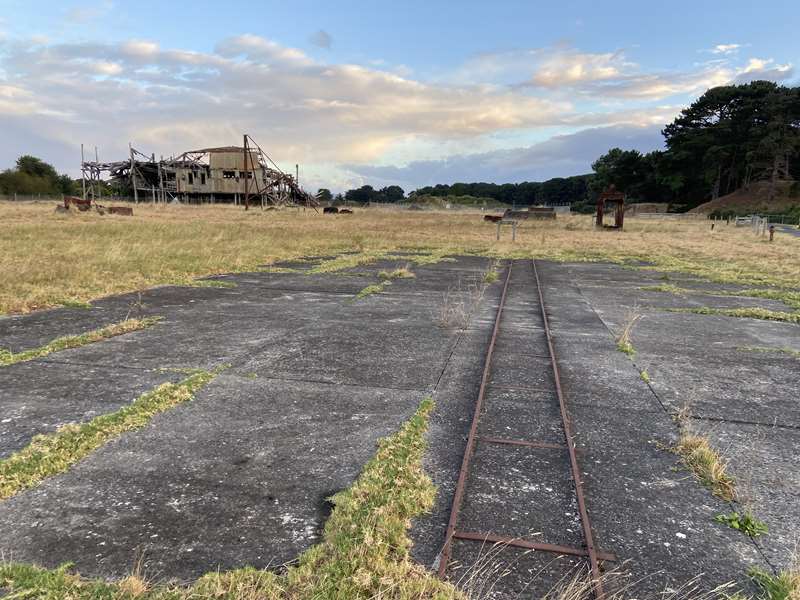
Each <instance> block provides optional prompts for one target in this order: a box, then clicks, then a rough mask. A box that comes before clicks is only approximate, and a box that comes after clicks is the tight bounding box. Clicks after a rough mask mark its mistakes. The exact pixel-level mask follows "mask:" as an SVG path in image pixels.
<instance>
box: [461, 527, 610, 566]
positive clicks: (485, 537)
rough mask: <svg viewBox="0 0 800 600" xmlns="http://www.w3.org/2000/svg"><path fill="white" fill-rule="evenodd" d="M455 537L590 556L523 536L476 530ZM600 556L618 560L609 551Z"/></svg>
mask: <svg viewBox="0 0 800 600" xmlns="http://www.w3.org/2000/svg"><path fill="white" fill-rule="evenodd" d="M453 537H454V538H456V539H458V540H471V541H475V542H491V543H492V544H504V545H506V546H514V547H516V548H525V549H527V550H538V551H540V552H553V553H555V554H569V555H570V556H588V555H589V553H588V552H587V551H586V550H585V549H584V548H573V547H572V546H562V545H560V544H546V543H544V542H531V541H529V540H524V539H522V538H512V537H505V536H502V535H492V534H491V533H480V532H475V531H456V532H455V533H454V534H453ZM597 556H598V558H601V559H603V560H617V557H616V556H615V555H614V554H611V553H609V552H598V553H597Z"/></svg>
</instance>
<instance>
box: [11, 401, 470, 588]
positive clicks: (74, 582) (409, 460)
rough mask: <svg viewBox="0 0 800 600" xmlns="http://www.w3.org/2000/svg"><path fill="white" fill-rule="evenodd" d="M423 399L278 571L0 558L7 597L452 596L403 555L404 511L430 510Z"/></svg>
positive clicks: (409, 514) (407, 520)
mask: <svg viewBox="0 0 800 600" xmlns="http://www.w3.org/2000/svg"><path fill="white" fill-rule="evenodd" d="M432 409H433V401H432V400H431V399H430V398H426V399H425V400H423V401H422V403H421V404H420V406H419V409H418V410H417V412H416V413H415V414H414V416H413V417H412V418H411V419H410V420H409V421H408V422H407V423H406V424H405V425H404V426H403V427H402V428H401V429H400V431H399V432H398V433H396V434H394V435H392V436H391V437H388V438H385V439H383V440H381V441H380V442H379V445H378V451H377V454H376V455H375V457H374V458H373V459H372V460H370V461H369V462H368V463H367V465H366V466H365V467H364V469H363V470H362V472H361V475H360V476H359V478H358V480H357V481H356V482H355V483H354V484H353V486H352V487H351V488H350V489H349V490H346V491H344V492H340V493H338V494H336V495H335V496H334V497H333V498H332V499H331V500H332V502H333V504H334V510H333V512H332V514H331V516H330V518H329V519H328V522H327V523H326V525H325V532H324V535H323V540H322V542H321V543H319V544H318V545H316V546H314V547H312V548H311V549H310V550H308V551H306V552H305V553H303V554H302V555H301V556H300V558H299V559H298V561H297V563H296V564H294V565H292V566H290V567H289V568H288V569H287V571H286V572H285V573H283V574H277V573H274V572H271V571H266V570H257V569H253V568H244V569H237V570H233V571H228V572H213V573H209V574H207V575H205V576H203V577H201V578H200V579H199V580H198V581H197V582H196V583H195V584H194V585H192V586H191V587H175V586H166V585H160V586H149V585H148V584H147V583H146V582H144V581H142V580H141V579H138V578H135V577H128V578H126V579H124V580H122V581H121V582H116V583H108V582H105V581H100V580H88V579H83V578H81V577H80V576H79V575H75V574H72V573H70V572H69V565H67V566H64V567H61V568H59V569H54V570H48V569H42V568H40V567H35V566H32V565H26V564H20V563H0V587H3V586H5V587H6V588H8V589H9V590H10V592H11V597H13V598H37V599H38V598H44V599H53V600H55V599H56V598H59V599H60V598H70V599H72V600H112V599H113V600H117V599H122V598H134V597H135V598H137V599H139V600H212V599H227V600H234V599H236V600H244V599H254V600H255V599H264V600H279V599H286V600H299V599H311V598H318V599H331V600H333V599H336V600H339V599H341V600H344V599H348V600H350V599H354V600H367V599H371V598H384V599H389V598H391V599H397V600H411V599H423V598H424V599H434V600H457V599H462V598H464V595H463V594H462V593H461V592H459V591H458V590H456V589H455V587H454V586H453V585H451V584H449V583H447V582H444V581H441V580H440V579H439V578H438V577H436V576H435V575H434V574H433V573H431V572H430V571H428V570H427V569H425V568H424V567H422V566H420V565H418V564H416V563H415V562H414V561H413V560H412V558H411V552H410V551H411V540H410V539H409V537H408V529H409V527H410V525H411V519H413V518H414V517H417V516H419V515H420V514H422V513H424V512H426V511H428V510H430V508H431V507H432V506H433V502H434V498H435V494H436V490H435V488H434V485H433V483H432V482H431V480H430V478H429V477H428V476H427V475H426V474H425V472H424V471H423V469H422V456H423V452H424V450H425V431H426V430H427V427H428V420H429V417H430V413H431V410H432Z"/></svg>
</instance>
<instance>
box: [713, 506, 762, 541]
mask: <svg viewBox="0 0 800 600" xmlns="http://www.w3.org/2000/svg"><path fill="white" fill-rule="evenodd" d="M714 520H715V521H716V522H717V523H722V524H724V525H727V526H728V527H730V528H731V529H735V530H736V531H741V532H742V533H743V534H745V535H749V536H750V537H758V536H760V535H764V534H766V533H767V532H768V531H769V528H768V527H767V524H766V523H764V522H763V521H760V520H759V519H757V518H756V517H755V516H753V515H752V514H751V513H750V512H749V511H745V512H743V513H740V512H736V511H734V512H732V513H729V514H727V515H717V516H716V517H714Z"/></svg>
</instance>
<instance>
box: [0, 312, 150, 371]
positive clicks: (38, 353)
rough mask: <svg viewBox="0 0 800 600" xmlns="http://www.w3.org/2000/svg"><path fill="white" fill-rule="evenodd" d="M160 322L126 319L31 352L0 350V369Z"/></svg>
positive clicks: (62, 339)
mask: <svg viewBox="0 0 800 600" xmlns="http://www.w3.org/2000/svg"><path fill="white" fill-rule="evenodd" d="M160 320H161V317H148V318H146V319H125V320H124V321H121V322H119V323H113V324H112V325H107V326H105V327H103V328H101V329H95V330H94V331H89V332H87V333H82V334H80V335H67V336H64V337H60V338H56V339H54V340H53V341H52V342H49V343H48V344H45V345H44V346H39V347H38V348H32V349H30V350H23V351H22V352H16V353H15V352H11V351H9V350H4V349H2V348H0V367H7V366H9V365H13V364H16V363H19V362H24V361H26V360H33V359H35V358H41V357H43V356H47V355H48V354H52V353H53V352H58V351H60V350H68V349H70V348H79V347H80V346H85V345H86V344H92V343H94V342H99V341H101V340H105V339H108V338H111V337H115V336H118V335H123V334H125V333H131V332H132V331H139V330H141V329H147V328H148V327H151V326H152V325H155V324H156V323H157V322H158V321H160Z"/></svg>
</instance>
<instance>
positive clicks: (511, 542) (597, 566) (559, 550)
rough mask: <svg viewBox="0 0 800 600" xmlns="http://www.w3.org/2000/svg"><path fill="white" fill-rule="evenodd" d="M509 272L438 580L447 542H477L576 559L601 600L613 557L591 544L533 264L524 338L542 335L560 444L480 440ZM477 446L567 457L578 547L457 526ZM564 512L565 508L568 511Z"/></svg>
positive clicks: (444, 568) (444, 565)
mask: <svg viewBox="0 0 800 600" xmlns="http://www.w3.org/2000/svg"><path fill="white" fill-rule="evenodd" d="M526 262H527V261H526ZM526 266H527V265H526ZM514 268H515V265H514V262H513V261H512V262H509V266H508V269H507V271H506V277H505V280H504V282H503V291H502V295H501V297H500V303H499V306H498V309H497V314H496V317H495V322H494V328H493V330H492V337H491V340H490V342H489V348H488V350H487V352H486V359H485V362H484V367H483V375H482V377H481V383H480V388H479V390H478V396H477V399H476V402H475V409H474V414H473V418H472V422H471V425H470V429H469V434H468V437H467V444H466V447H465V449H464V455H463V458H462V462H461V469H460V471H459V476H458V481H457V483H456V489H455V493H454V496H453V504H452V507H451V511H450V519H449V522H448V525H447V530H446V533H445V540H444V545H443V548H442V552H441V555H440V558H439V576H440V577H443V578H444V577H447V575H448V570H449V569H450V568H451V559H452V553H453V543H454V541H455V540H464V541H471V542H478V543H482V544H486V543H490V544H501V545H506V546H510V547H516V548H521V549H524V550H528V551H530V550H533V551H538V552H545V553H553V554H554V555H569V556H574V557H580V558H579V560H583V561H586V562H587V563H588V570H589V572H590V574H591V579H592V591H593V593H594V596H595V598H597V600H603V598H604V590H603V584H602V579H601V563H602V561H604V560H614V559H615V557H614V556H613V555H612V554H609V553H607V552H603V551H601V550H599V549H598V547H597V544H596V542H595V540H594V535H593V531H592V525H591V521H590V519H589V512H588V510H587V508H586V498H585V494H584V490H583V482H582V480H581V470H580V466H579V463H578V457H577V453H576V451H575V441H574V436H573V430H572V422H571V419H570V415H569V409H568V403H567V398H566V396H565V394H564V391H563V389H562V386H561V376H560V373H559V368H558V359H557V356H556V353H555V348H554V346H553V338H552V332H551V329H550V323H549V320H548V317H547V311H546V308H545V303H544V294H543V293H542V287H541V279H540V277H539V271H538V269H537V266H536V261H531V262H530V266H528V267H527V268H529V269H531V270H532V275H533V278H532V281H533V283H534V285H535V287H536V292H535V297H534V301H535V303H537V304H538V306H539V310H540V313H541V314H540V318H541V321H540V322H541V328H537V329H534V330H533V331H532V332H531V333H530V335H534V336H542V335H543V337H544V339H543V340H540V341H542V342H544V344H541V345H542V346H543V347H546V354H544V355H541V356H537V357H536V358H538V359H547V362H548V363H549V368H550V369H551V370H552V374H551V375H552V377H551V378H548V380H549V381H551V382H552V388H553V389H552V392H554V396H555V398H556V400H557V403H558V407H557V408H558V414H559V415H560V428H561V430H562V431H563V438H564V439H563V442H560V443H554V442H552V441H542V440H537V439H524V438H523V439H516V438H506V437H497V436H485V435H481V420H482V418H485V416H486V414H487V412H486V411H491V410H492V406H491V403H490V404H489V406H488V408H487V406H486V401H485V400H486V395H487V391H488V390H490V389H491V387H492V386H493V385H497V383H496V382H493V380H492V371H493V370H492V366H493V359H494V358H495V356H496V342H497V339H498V334H499V332H500V330H501V324H502V323H503V319H504V309H505V308H506V302H507V299H508V297H509V296H510V295H511V293H510V292H509V283H510V281H511V275H512V270H513V269H514ZM519 268H520V266H519V265H517V269H519ZM522 268H524V267H522ZM514 293H517V294H519V293H520V292H519V291H517V292H514ZM542 330H543V333H542ZM507 383H509V385H513V384H514V382H507ZM498 387H501V386H498ZM516 389H522V390H525V389H527V388H524V387H522V388H516ZM481 445H493V446H497V447H500V448H506V449H514V448H516V449H519V448H521V447H523V448H527V449H530V450H531V451H534V452H563V453H564V454H566V456H567V457H568V464H569V472H570V479H571V487H572V493H573V494H574V502H575V505H576V506H577V513H578V516H579V520H580V530H581V537H582V543H581V544H575V545H567V544H559V543H552V542H548V541H539V539H535V540H534V539H526V538H525V537H519V536H514V535H509V534H508V533H504V532H503V531H484V530H482V529H479V528H475V529H478V530H474V529H470V528H467V527H464V526H462V523H461V519H460V517H461V512H462V507H463V505H464V500H465V496H467V495H468V494H469V492H470V481H471V476H474V475H475V473H474V469H475V466H474V464H473V456H474V455H475V452H476V448H477V447H479V446H481ZM507 451H511V450H507ZM520 508H523V507H517V506H507V512H508V513H509V514H511V513H513V512H514V511H515V510H519V509H520ZM528 508H533V509H534V510H535V509H536V507H528ZM564 508H565V509H566V508H569V507H564ZM493 520H494V521H495V528H500V526H501V525H502V524H498V523H497V522H496V519H493ZM473 521H474V519H473ZM472 525H473V526H474V525H475V523H474V522H473V523H472Z"/></svg>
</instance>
